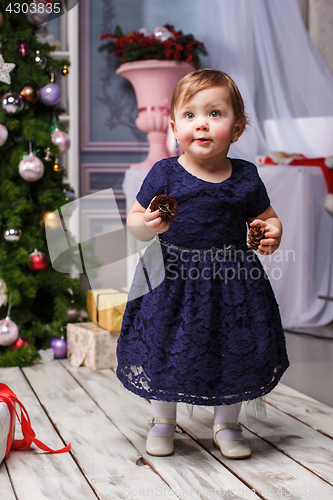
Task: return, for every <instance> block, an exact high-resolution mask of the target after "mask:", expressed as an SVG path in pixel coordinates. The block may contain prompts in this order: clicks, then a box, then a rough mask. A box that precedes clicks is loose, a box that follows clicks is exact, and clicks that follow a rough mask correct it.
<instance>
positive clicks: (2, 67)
mask: <svg viewBox="0 0 333 500" xmlns="http://www.w3.org/2000/svg"><path fill="white" fill-rule="evenodd" d="M15 66H16V64H14V63H5V61H4V59H3V56H2V54H0V82H4V83H7V84H8V85H10V84H11V79H10V74H9V73H10V72H11V71H13V69H14V68H15Z"/></svg>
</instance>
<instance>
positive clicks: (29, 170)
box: [19, 153, 44, 182]
mask: <svg viewBox="0 0 333 500" xmlns="http://www.w3.org/2000/svg"><path fill="white" fill-rule="evenodd" d="M19 173H20V176H21V177H22V178H23V179H24V180H25V181H28V182H36V181H39V179H41V178H42V177H43V174H44V165H43V162H42V161H41V160H40V159H39V158H37V156H35V155H34V154H32V153H30V154H28V155H24V156H23V158H22V160H21V161H20V163H19Z"/></svg>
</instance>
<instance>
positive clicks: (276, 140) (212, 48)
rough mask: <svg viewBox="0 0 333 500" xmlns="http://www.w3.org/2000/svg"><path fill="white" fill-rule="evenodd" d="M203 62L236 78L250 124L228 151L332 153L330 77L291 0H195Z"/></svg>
mask: <svg viewBox="0 0 333 500" xmlns="http://www.w3.org/2000/svg"><path fill="white" fill-rule="evenodd" d="M199 19H200V31H201V37H202V41H203V42H204V43H205V45H206V47H207V50H208V52H209V56H210V66H211V67H212V68H216V69H220V70H222V71H225V72H226V73H228V74H229V75H230V76H231V77H232V78H233V79H234V80H235V81H236V83H237V85H238V86H239V88H240V91H241V93H242V95H243V98H244V101H245V107H246V111H247V114H248V115H249V117H250V119H251V123H252V126H251V127H249V129H248V130H247V131H246V132H245V133H244V135H243V136H242V137H241V138H240V140H239V141H238V142H237V143H236V144H235V145H233V146H232V148H231V152H230V154H231V156H238V157H243V158H245V159H249V160H251V161H254V159H255V156H256V155H258V154H265V153H267V151H269V150H282V151H286V152H290V153H291V152H298V153H302V154H305V155H306V156H308V157H316V156H328V155H330V154H333V141H332V132H331V131H332V129H333V76H332V74H331V72H330V71H329V69H328V67H327V65H326V63H325V62H324V60H323V58H322V57H321V55H320V54H319V52H318V50H317V49H316V47H315V45H314V44H313V42H312V40H311V38H310V36H309V34H308V32H307V30H306V28H305V25H304V23H303V20H302V17H301V12H300V9H299V5H298V2H297V0H208V1H207V0H199Z"/></svg>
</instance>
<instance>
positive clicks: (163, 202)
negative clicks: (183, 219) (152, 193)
mask: <svg viewBox="0 0 333 500" xmlns="http://www.w3.org/2000/svg"><path fill="white" fill-rule="evenodd" d="M150 210H151V211H152V212H154V211H155V210H159V211H160V214H161V215H160V217H161V219H162V220H163V221H169V222H170V221H172V220H173V219H174V218H175V217H176V215H177V213H178V205H177V202H176V200H175V199H174V198H173V197H172V196H169V195H168V194H160V195H159V196H156V198H154V199H153V201H152V202H151V204H150Z"/></svg>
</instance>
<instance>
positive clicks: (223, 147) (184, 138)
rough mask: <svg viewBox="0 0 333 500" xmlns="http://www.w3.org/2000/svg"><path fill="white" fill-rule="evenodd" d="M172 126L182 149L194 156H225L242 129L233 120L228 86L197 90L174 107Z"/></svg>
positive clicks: (204, 157)
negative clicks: (185, 101)
mask: <svg viewBox="0 0 333 500" xmlns="http://www.w3.org/2000/svg"><path fill="white" fill-rule="evenodd" d="M171 128H172V130H173V132H174V134H175V136H176V138H177V139H178V142H179V145H180V147H181V148H182V149H183V150H184V152H185V153H186V154H187V155H189V156H191V157H193V158H197V159H202V160H203V159H218V158H221V159H224V158H225V157H226V156H227V153H228V150H229V147H230V144H231V142H236V141H237V139H238V138H239V136H240V135H241V133H242V131H243V129H242V126H241V124H240V122H239V120H236V118H235V113H234V110H233V108H232V105H231V102H230V99H229V96H228V88H227V87H213V88H209V89H205V90H200V91H199V92H197V93H196V94H195V95H194V96H193V97H192V98H191V99H190V100H189V101H188V102H187V103H186V104H185V105H183V106H180V107H178V108H176V109H175V121H174V122H171Z"/></svg>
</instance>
